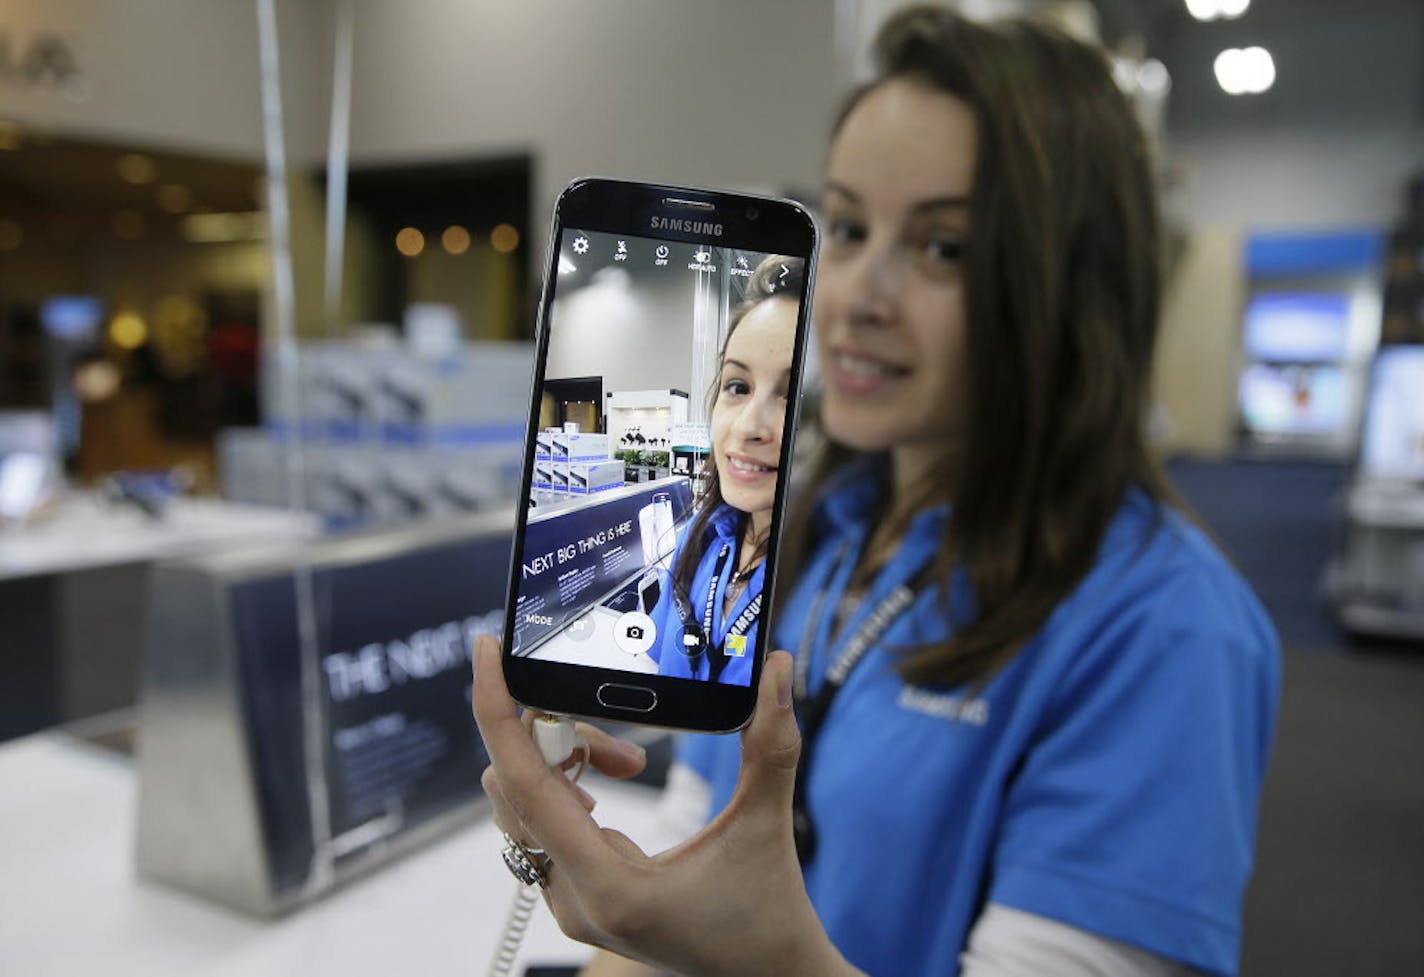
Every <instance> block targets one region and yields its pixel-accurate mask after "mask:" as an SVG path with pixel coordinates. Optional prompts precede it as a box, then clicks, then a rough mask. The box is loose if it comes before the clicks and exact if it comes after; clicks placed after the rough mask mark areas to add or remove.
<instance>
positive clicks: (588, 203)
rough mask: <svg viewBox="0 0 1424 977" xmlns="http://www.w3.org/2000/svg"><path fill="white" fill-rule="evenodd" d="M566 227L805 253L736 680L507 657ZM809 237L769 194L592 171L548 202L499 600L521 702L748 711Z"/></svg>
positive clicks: (762, 651) (762, 643) (728, 721)
mask: <svg viewBox="0 0 1424 977" xmlns="http://www.w3.org/2000/svg"><path fill="white" fill-rule="evenodd" d="M669 196H672V197H676V198H678V199H679V200H683V201H696V202H700V203H706V204H711V205H712V206H713V207H714V208H715V211H714V215H713V216H708V215H707V214H706V212H699V211H693V210H679V211H674V210H672V209H670V208H669V207H667V206H666V205H664V204H663V199H664V198H665V197H669ZM751 214H755V215H756V216H754V217H753V216H751ZM654 216H657V217H682V218H685V219H693V220H713V221H715V222H717V223H720V224H722V231H723V233H722V234H721V235H720V236H717V237H715V238H711V237H708V236H707V235H705V234H696V233H683V232H679V231H671V230H665V229H662V228H654V226H653V221H652V218H653V217H654ZM566 227H572V228H576V229H578V230H581V231H594V232H602V233H611V234H627V235H630V236H637V237H643V238H656V239H659V240H667V241H678V242H688V243H705V244H709V245H713V246H717V247H726V248H744V249H746V250H755V251H759V252H763V253H768V254H785V255H788V256H792V257H798V258H802V259H804V260H805V262H806V274H805V276H804V281H803V285H802V287H803V289H804V291H803V293H802V295H801V296H800V301H799V305H798V308H799V312H798V316H797V322H796V343H795V347H794V350H793V353H792V367H791V382H790V385H789V387H788V404H789V410H788V417H787V425H788V426H787V432H788V436H785V437H783V438H782V442H781V460H780V467H779V471H780V473H781V477H780V478H778V479H777V485H776V496H775V501H774V503H773V505H774V509H773V513H774V515H773V518H772V531H771V537H770V539H769V540H768V543H767V556H766V565H767V572H766V575H765V578H764V580H765V582H764V585H763V594H764V597H763V599H762V617H761V626H759V627H758V628H757V647H756V648H755V649H754V650H753V652H752V655H753V658H752V674H751V681H750V684H749V685H747V686H745V687H742V686H735V685H723V684H721V683H709V682H703V681H696V680H690V679H681V678H671V677H667V676H661V675H656V674H643V673H638V672H626V671H621V670H616V669H606V668H598V667H594V666H590V665H573V664H568V663H565V662H550V661H533V660H530V659H528V658H516V657H515V656H514V655H513V654H511V653H510V651H509V636H510V635H512V634H513V629H514V618H515V612H516V601H517V598H518V594H519V583H520V568H521V566H522V564H523V555H524V554H523V544H524V532H525V528H526V526H527V524H528V519H529V508H528V505H527V504H526V500H527V499H528V498H529V492H530V487H531V474H532V468H533V458H534V441H535V438H536V436H537V434H538V423H539V407H540V397H541V394H542V389H541V388H542V384H541V377H542V375H543V371H544V369H545V366H546V364H547V361H548V351H549V315H550V312H551V310H552V302H553V292H554V288H555V286H556V284H557V278H558V275H557V263H558V257H559V241H560V239H561V237H562V233H563V231H564V229H565V228H566ZM819 242H820V236H819V232H818V230H817V227H816V223H815V220H814V218H812V216H811V215H810V213H808V212H807V211H806V210H805V209H804V208H803V207H801V206H800V205H799V204H796V203H795V202H793V201H790V200H782V199H778V198H775V197H765V196H758V195H754V194H744V193H732V192H728V191H721V190H708V189H703V188H696V187H681V186H671V185H665V184H648V183H632V182H627V181H622V180H610V179H604V178H597V177H590V178H585V179H580V180H575V181H574V182H572V183H570V184H569V185H568V187H567V188H565V190H564V192H563V193H561V194H560V195H559V199H558V201H557V203H556V204H555V207H554V215H553V221H552V226H551V229H550V234H549V240H548V246H547V253H546V255H545V262H544V281H543V286H542V290H541V293H540V300H539V312H538V318H537V322H536V327H535V346H536V354H535V362H534V373H533V376H532V378H531V382H530V397H529V421H528V425H527V428H526V437H525V445H524V452H525V454H524V460H523V466H522V469H521V485H520V494H519V500H518V509H517V514H516V518H515V527H514V537H513V541H512V545H511V559H510V573H509V587H508V592H507V595H506V602H505V623H504V634H505V651H504V654H503V655H502V662H503V668H504V677H505V682H506V684H507V685H508V687H509V691H510V694H511V695H512V696H513V697H514V699H515V701H517V702H519V703H520V704H521V705H524V706H527V707H530V708H534V709H540V710H543V711H546V712H557V713H562V714H566V715H574V716H583V717H588V718H593V719H610V720H615V721H618V722H627V723H637V724H639V725H649V726H660V727H664V728H669V729H679V730H692V731H697V732H710V733H728V732H734V731H736V730H738V729H741V728H742V727H743V726H745V725H746V724H747V723H748V722H749V721H750V720H751V716H752V711H753V709H754V707H755V705H756V696H757V687H758V684H759V682H760V679H761V670H762V664H763V662H764V660H765V657H766V652H767V646H768V642H769V641H770V638H771V635H770V632H771V630H772V628H771V627H770V626H769V622H771V621H772V620H773V616H774V614H775V611H776V607H775V594H776V576H777V573H778V572H779V569H780V568H779V565H778V563H779V561H778V556H779V551H780V543H781V538H780V537H781V532H782V530H783V527H784V523H785V512H786V500H787V492H788V489H789V483H790V481H791V457H792V446H793V442H794V440H795V438H794V433H795V430H796V427H797V425H798V423H799V421H800V413H801V411H800V407H801V391H802V381H803V372H804V368H805V358H806V344H807V339H808V336H809V332H810V317H811V296H812V294H813V286H814V280H815V266H816V252H817V248H818V245H819ZM605 683H615V684H620V685H636V686H640V687H644V688H650V689H653V690H654V691H655V692H656V693H657V705H656V706H655V707H654V708H653V709H651V710H650V711H648V712H645V713H638V712H632V711H629V710H623V709H615V708H610V707H607V706H604V705H602V704H601V703H600V702H599V701H598V699H597V692H598V690H599V688H600V687H602V686H603V685H604V684H605Z"/></svg>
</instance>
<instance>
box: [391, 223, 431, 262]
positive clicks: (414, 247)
mask: <svg viewBox="0 0 1424 977" xmlns="http://www.w3.org/2000/svg"><path fill="white" fill-rule="evenodd" d="M396 250H397V251H399V252H400V253H401V254H403V255H405V256H406V257H407V258H414V257H415V256H416V255H418V254H420V252H422V251H424V250H425V235H424V234H422V233H420V232H419V231H417V230H416V229H415V228H413V227H402V228H401V229H400V230H399V231H397V232H396Z"/></svg>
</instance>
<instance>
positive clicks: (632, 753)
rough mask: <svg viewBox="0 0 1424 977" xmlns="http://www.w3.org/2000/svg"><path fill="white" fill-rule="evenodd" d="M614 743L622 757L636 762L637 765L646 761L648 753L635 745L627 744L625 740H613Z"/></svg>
mask: <svg viewBox="0 0 1424 977" xmlns="http://www.w3.org/2000/svg"><path fill="white" fill-rule="evenodd" d="M614 742H616V743H617V744H618V749H619V750H621V751H622V752H623V755H624V756H627V757H629V758H631V759H634V760H637V761H638V762H639V763H641V762H643V761H645V760H647V759H648V751H647V750H645V749H643V748H642V747H641V746H639V745H638V744H637V743H629V742H628V741H627V740H615V741H614Z"/></svg>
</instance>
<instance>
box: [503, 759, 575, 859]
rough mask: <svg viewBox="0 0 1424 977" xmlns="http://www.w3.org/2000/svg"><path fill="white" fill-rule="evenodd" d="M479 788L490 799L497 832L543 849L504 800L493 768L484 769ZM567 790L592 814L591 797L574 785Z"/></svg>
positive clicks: (570, 785) (506, 800)
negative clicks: (481, 788)
mask: <svg viewBox="0 0 1424 977" xmlns="http://www.w3.org/2000/svg"><path fill="white" fill-rule="evenodd" d="M480 786H481V787H483V788H484V791H485V796H486V797H488V798H489V799H490V803H491V804H492V805H493V807H494V823H495V826H496V827H498V828H499V830H501V831H503V832H504V833H505V834H507V835H509V836H510V837H511V838H513V839H515V840H516V841H521V842H523V843H524V844H526V845H530V846H531V847H534V848H541V847H543V846H542V845H540V844H539V839H538V838H535V837H534V836H533V835H532V834H531V833H530V831H529V828H528V826H527V825H525V824H524V823H523V822H522V821H520V820H519V815H518V814H516V813H515V811H514V808H513V807H511V806H510V803H509V801H508V799H506V798H505V796H504V791H503V789H501V787H500V785H499V775H498V774H497V773H495V769H494V767H493V766H489V767H485V771H484V773H483V774H481V775H480ZM569 789H570V790H572V791H573V792H574V795H575V796H576V797H578V799H579V803H580V804H582V805H583V809H584V810H585V811H587V812H589V813H590V814H592V813H593V809H594V808H595V807H596V806H597V805H598V802H597V801H595V800H594V799H593V795H592V794H590V793H589V792H588V791H586V790H584V789H583V788H582V787H580V786H579V785H578V784H575V783H570V784H569Z"/></svg>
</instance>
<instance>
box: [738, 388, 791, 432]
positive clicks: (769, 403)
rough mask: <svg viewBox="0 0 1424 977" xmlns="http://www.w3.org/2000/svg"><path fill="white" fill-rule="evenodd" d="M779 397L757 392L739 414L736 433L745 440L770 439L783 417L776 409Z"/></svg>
mask: <svg viewBox="0 0 1424 977" xmlns="http://www.w3.org/2000/svg"><path fill="white" fill-rule="evenodd" d="M776 401H777V398H775V397H768V396H763V395H761V394H756V395H754V396H753V397H752V399H751V401H750V402H749V403H748V404H747V405H746V406H745V407H744V408H742V412H741V413H740V414H738V415H737V423H736V428H735V429H736V433H737V436H738V437H739V438H741V439H742V440H743V441H753V442H758V443H763V442H767V441H770V440H771V439H772V437H773V435H774V434H775V433H776V431H777V430H778V429H779V427H780V425H781V422H782V420H783V417H782V415H781V413H780V412H779V411H777V410H776V409H775V405H776Z"/></svg>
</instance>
